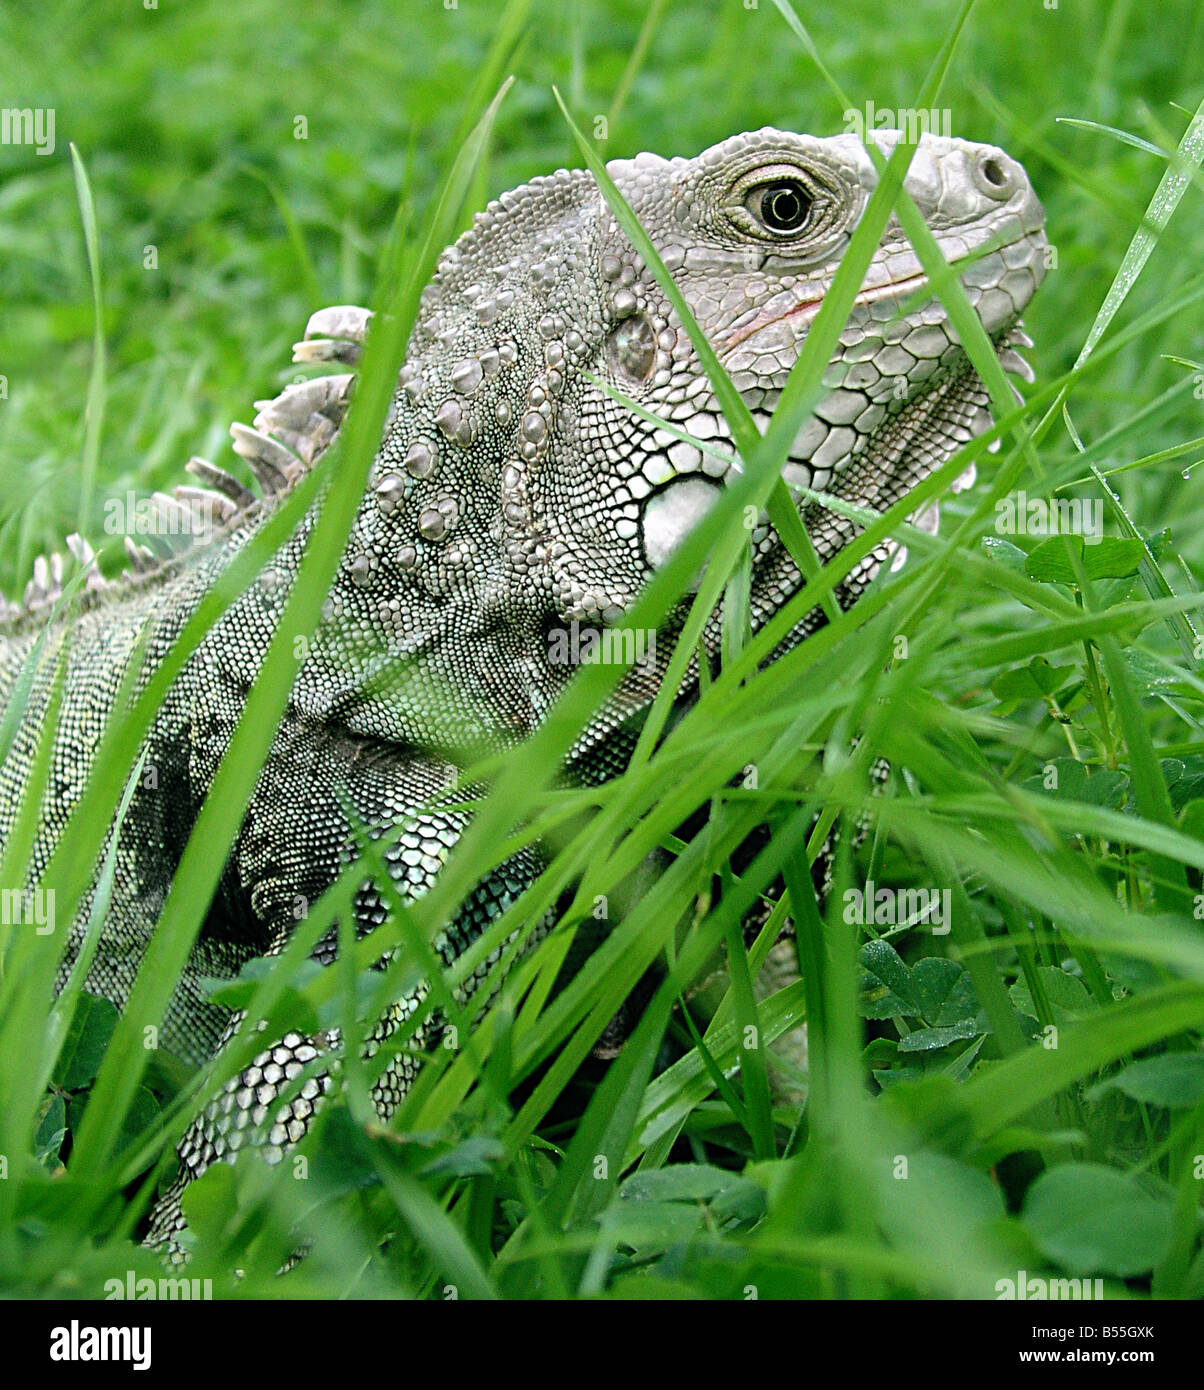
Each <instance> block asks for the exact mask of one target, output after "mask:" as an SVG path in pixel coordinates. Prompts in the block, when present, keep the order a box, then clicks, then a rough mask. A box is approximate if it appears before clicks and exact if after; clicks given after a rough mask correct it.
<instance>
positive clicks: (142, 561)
mask: <svg viewBox="0 0 1204 1390" xmlns="http://www.w3.org/2000/svg"><path fill="white" fill-rule="evenodd" d="M371 317H372V315H371V312H370V311H369V310H367V309H362V308H359V307H358V306H356V305H353V304H336V305H333V306H331V307H330V308H326V309H320V310H319V311H318V312H317V313H316V314H314V315H313V316H312V317H311V318H310V320H309V322H308V323H307V324H306V326H305V336H304V338H303V339H302V340H301V341H300V342H299V343H294V344H293V361H294V362H299V363H316V364H322V365H324V364H327V363H331V364H335V363H338V364H342V365H344V366H349V367H355V366H356V365H357V364H358V363H359V360H360V356H361V353H362V350H363V343H364V336H365V334H366V333H367V329H368V323H369V321H370V319H371ZM354 381H355V374H354V372H345V373H340V374H337V375H328V376H318V377H314V378H312V379H311V380H309V381H305V382H301V383H298V384H294V385H290V386H286V387H285V389H284V390H283V391H282V392H281V393H280V394H279V395H278V396H276V397H274V398H273V399H272V400H266V401H256V402H255V409H256V411H257V414H256V416H255V419H254V422H253V424H252V425H243V424H238V423H235V424H232V425H231V426H230V434H231V436H232V438H233V441H234V444H233V447H234V452H235V453H236V454H238V455H239V457H240V458H242V459H243V460H245V462H246V464H247V466H248V467H249V468H250V470H251V473H252V475H253V477H254V479H255V481H256V482H257V483H258V484H259V488H260V492H258V493H257V492H254V491H252V490H251V488H248V487H246V486H244V485H243V483H242V482H240V481H239V479H238V478H236V477H235V476H234V474H232V473H229V472H227V471H226V470H225V469H224V468H220V467H218V465H217V464H215V463H210V462H209V461H208V460H207V459H202V458H191V459H189V461H188V463H187V464H186V465H185V467H186V468H187V470H188V472H189V473H191V474H192V475H193V477H194V478H196V479H197V480H198V481H199V483H200V484H201V486H195V485H192V484H186V483H183V484H180V486H178V487H174V488H173V489H172V490H171V493H170V494H168V493H163V492H155V493H152V494H151V497H150V502H149V508H150V525H149V527H148V528H147V529H148V532H149V535H148V539H149V540H150V542H151V544H150V545H140V544H138V543H137V542H136V541H134V540H133V539H131V538H130V537H129V536H128V535H127V536H126V538H125V550H126V555H127V556H128V559H129V570H128V571H126V573H125V574H123V575H121V576H120V577H119V578H117V579H112V580H109V579H105V578H104V577H103V576H102V575H101V573H100V571H99V569H98V568H97V567H96V563H95V561H96V553H95V551H94V550H93V549H92V547H91V546H90V545H89V544H88V542H87V541H86V540H84V539H83V537H82V536H79V535H77V534H72V535H70V536H68V537H67V549H68V551H69V552H70V554H71V556H72V557H73V558H74V560H75V561H76V563H77V564H78V565H79V567H80V568H81V569H82V570H84V571H86V577H85V579H84V592H85V594H89V595H94V594H99V593H102V592H105V593H107V592H110V591H113V590H117V589H119V588H122V587H124V586H126V585H128V584H130V583H134V582H138V580H140V579H141V578H142V577H144V576H146V575H151V574H161V573H163V572H164V571H165V570H166V569H167V568H168V566H169V565H170V564H171V563H172V562H173V561H175V560H177V559H179V558H181V556H182V555H184V554H187V553H188V552H190V551H192V550H193V549H195V548H196V547H197V546H201V545H206V544H208V543H209V542H211V541H214V540H216V539H219V538H220V537H222V536H224V535H226V534H227V533H228V532H229V531H230V530H232V529H233V528H234V527H236V526H238V525H239V524H241V523H242V522H244V521H246V520H248V519H250V518H251V517H252V516H254V515H255V514H257V512H258V511H259V508H260V507H261V505H262V503H263V501H264V500H265V499H272V500H276V499H279V498H280V497H282V496H284V495H285V494H287V493H288V492H290V491H291V490H292V489H293V488H294V487H295V486H296V485H297V483H298V482H299V481H300V480H301V479H302V478H303V477H304V476H305V475H306V473H307V472H308V471H309V470H310V468H312V467H313V465H314V464H315V463H316V462H317V460H318V459H319V458H320V457H321V456H322V455H323V454H324V453H325V452H326V450H327V449H329V448H330V446H331V444H332V443H333V442H334V439H335V437H336V435H337V434H338V432H339V426H340V425H341V424H342V421H343V417H344V415H345V414H346V411H347V403H348V401H349V400H350V397H351V388H352V385H353V383H354ZM63 577H64V562H63V557H62V555H60V554H58V553H57V552H55V553H54V554H52V555H50V556H45V555H39V556H38V558H37V559H36V560H35V561H34V565H33V577H32V578H31V579H30V580H29V582H28V583H27V584H26V586H25V593H24V595H23V596H22V601H21V602H20V603H11V602H9V601H8V600H6V599H5V598H4V596H3V594H0V623H11V622H15V621H16V620H18V619H20V618H22V617H25V616H26V615H28V614H31V613H36V612H37V611H38V610H40V609H43V608H46V607H49V606H51V605H53V604H54V603H55V602H57V600H58V599H59V598H60V597H61V595H62V592H63Z"/></svg>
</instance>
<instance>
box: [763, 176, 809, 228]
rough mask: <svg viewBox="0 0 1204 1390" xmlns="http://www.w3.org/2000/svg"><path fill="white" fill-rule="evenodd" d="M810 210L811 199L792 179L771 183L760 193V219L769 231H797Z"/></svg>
mask: <svg viewBox="0 0 1204 1390" xmlns="http://www.w3.org/2000/svg"><path fill="white" fill-rule="evenodd" d="M810 211H811V199H810V198H808V197H807V195H806V193H805V192H804V191H803V186H802V184H801V183H798V182H796V181H795V180H794V179H785V180H783V181H782V182H781V183H771V184H770V185H769V186H768V187H767V188H766V189H765V191H764V192H763V193H762V194H761V220H762V221H763V222H764V223H765V225H766V226H767V227H768V228H769V229H770V230H771V231H775V232H797V231H798V229H799V228H800V227H801V226H802V225H803V223H804V222H806V220H807V214H808V213H809V212H810Z"/></svg>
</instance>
